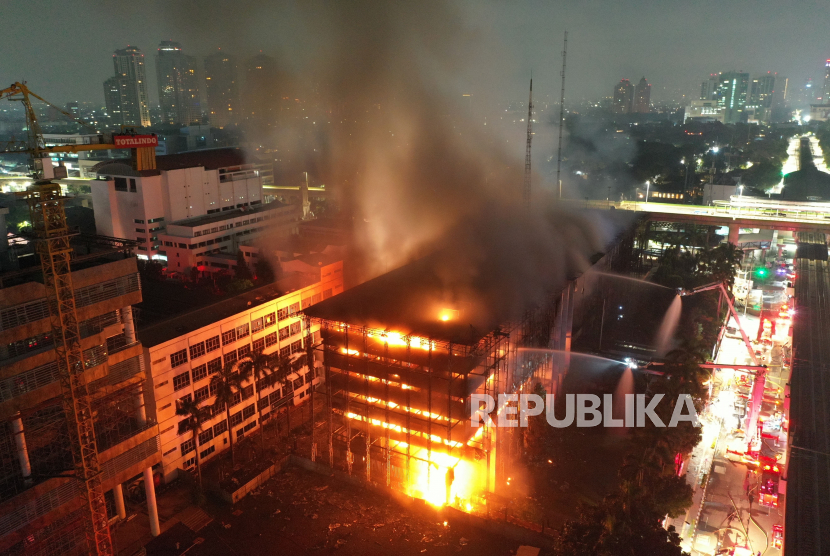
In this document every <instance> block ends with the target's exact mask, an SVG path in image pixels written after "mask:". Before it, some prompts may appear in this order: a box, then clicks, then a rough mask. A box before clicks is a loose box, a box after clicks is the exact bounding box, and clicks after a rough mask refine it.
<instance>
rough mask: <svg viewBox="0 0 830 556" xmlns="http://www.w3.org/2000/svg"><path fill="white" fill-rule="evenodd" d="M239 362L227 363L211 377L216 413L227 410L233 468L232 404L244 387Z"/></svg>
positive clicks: (232, 464) (234, 462) (226, 417)
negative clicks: (238, 368)
mask: <svg viewBox="0 0 830 556" xmlns="http://www.w3.org/2000/svg"><path fill="white" fill-rule="evenodd" d="M236 368H237V362H236V361H233V362H230V363H227V364H226V365H225V366H224V367H222V368H221V369H220V370H219V372H217V373H216V374H215V375H213V376H212V377H211V379H210V389H211V391H214V392H216V394H215V395H216V400H215V401H214V402H213V409H214V413H218V412H219V411H221V410H223V409H224V410H225V419H226V420H227V423H228V436H229V437H230V441H231V466H232V467H231V468H233V467H236V457H235V455H234V451H233V427H232V426H231V406H232V405H233V404H234V402H235V401H236V395H237V394H238V393H239V390H241V388H242V377H241V375H240V374H239V372H238V371H237V369H236Z"/></svg>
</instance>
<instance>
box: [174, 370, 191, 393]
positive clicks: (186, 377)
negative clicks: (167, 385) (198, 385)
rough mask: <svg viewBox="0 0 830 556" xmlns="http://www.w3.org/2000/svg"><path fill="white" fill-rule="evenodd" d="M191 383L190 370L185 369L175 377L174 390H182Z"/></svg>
mask: <svg viewBox="0 0 830 556" xmlns="http://www.w3.org/2000/svg"><path fill="white" fill-rule="evenodd" d="M189 385H190V371H185V372H183V373H182V374H180V375H176V376H174V377H173V390H174V391H175V390H181V389H182V388H184V387H185V386H189Z"/></svg>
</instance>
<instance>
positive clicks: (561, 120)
mask: <svg viewBox="0 0 830 556" xmlns="http://www.w3.org/2000/svg"><path fill="white" fill-rule="evenodd" d="M567 56H568V32H567V31H565V48H564V49H563V50H562V72H561V73H560V74H559V77H561V78H562V94H561V95H560V97H559V148H558V149H559V152H558V153H557V156H556V183H557V184H558V185H559V198H560V199H561V198H562V179H561V178H560V175H561V173H562V128H563V127H564V122H565V59H566V58H567Z"/></svg>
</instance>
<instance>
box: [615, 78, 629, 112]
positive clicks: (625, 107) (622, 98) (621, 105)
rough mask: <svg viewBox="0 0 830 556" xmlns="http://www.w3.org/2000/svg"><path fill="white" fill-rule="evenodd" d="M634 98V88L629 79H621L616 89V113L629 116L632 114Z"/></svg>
mask: <svg viewBox="0 0 830 556" xmlns="http://www.w3.org/2000/svg"><path fill="white" fill-rule="evenodd" d="M633 96H634V86H633V85H632V84H631V82H630V81H629V80H628V79H620V82H619V83H617V85H616V87H614V105H613V108H614V112H615V113H617V114H628V113H629V112H631V100H632V97H633Z"/></svg>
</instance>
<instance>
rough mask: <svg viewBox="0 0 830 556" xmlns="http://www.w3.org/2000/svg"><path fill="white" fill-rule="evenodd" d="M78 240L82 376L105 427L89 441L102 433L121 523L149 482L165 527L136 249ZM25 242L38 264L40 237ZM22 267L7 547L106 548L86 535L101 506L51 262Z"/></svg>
mask: <svg viewBox="0 0 830 556" xmlns="http://www.w3.org/2000/svg"><path fill="white" fill-rule="evenodd" d="M68 235H69V236H71V242H70V247H71V251H70V261H71V265H70V266H71V283H72V287H73V289H74V301H75V307H74V309H75V312H76V314H77V319H76V321H77V324H78V330H79V341H80V349H81V353H82V356H83V357H82V366H83V369H82V372H81V373H79V374H81V375H83V378H82V379H81V380H82V381H83V383H84V386H85V391H86V392H87V394H88V395H87V396H85V397H84V399H83V400H82V401H83V402H84V403H88V404H89V407H90V408H91V416H92V422H93V424H94V437H91V435H89V434H85V439H86V440H89V439H92V441H93V443H92V444H91V446H93V448H94V449H95V453H94V454H92V455H93V456H95V457H97V464H98V466H99V469H100V473H99V474H98V476H97V477H94V478H93V480H95V481H98V480H100V487H97V486H96V489H97V491H98V492H101V493H102V494H103V499H104V501H105V505H106V510H107V512H106V513H107V516H106V518H107V520H109V521H112V520H114V519H117V518H118V517H119V516H120V517H121V518H124V517H126V513H125V508H124V495H125V491H128V487H131V490H136V489H139V488H140V489H141V494H142V497H144V496H146V498H147V500H148V514H149V515H150V520H151V527H152V525H153V522H154V519H155V525H156V529H155V533H156V534H158V529H157V526H158V521H157V516H156V508H155V495H154V490H153V488H154V487H153V482H154V481H153V466H155V465H156V464H158V463H159V462H160V461H161V452H160V450H159V437H158V430H157V426H156V424H155V423H153V422H151V421H149V420H148V419H147V418H146V414H145V412H144V392H143V385H144V383H145V370H144V364H143V359H142V347H141V344H140V343H139V342H138V341H137V340H136V336H135V326H134V324H133V312H132V305H134V304H136V303H139V302H140V301H141V287H140V281H139V275H138V272H137V268H136V259H135V257H134V256H133V255H132V250H133V249H134V244H133V242H129V241H125V240H116V239H114V238H104V237H99V236H89V235H87V236H83V235H80V234H77V233H76V234H75V235H72V234H71V233H70V234H68ZM15 243H16V246H15V248H14V249H13V250H12V251H10V252H6V253H7V255H8V256H14V257H19V258H20V260H21V261H25V260H26V259H27V258H29V259H35V261H36V258H37V257H36V256H34V255H33V252H34V251H35V249H34V248H33V247H34V246H35V245H36V244H37V241H36V238H34V237H24V236H21V237H18V238H15ZM4 247H5V246H4ZM27 251H28V252H27ZM4 252H5V250H4ZM12 266H13V267H14V266H16V267H18V269H17V270H12V271H9V272H6V273H4V274H2V275H0V284H2V285H0V337H2V341H0V466H2V469H1V470H0V552H2V553H3V554H61V555H65V554H86V553H90V552H92V553H94V552H96V550H98V549H99V548H100V547H95V546H89V545H88V540H87V535H86V534H85V533H86V532H88V531H89V529H90V527H89V520H90V507H91V506H92V507H93V508H94V505H92V504H91V503H90V498H89V497H88V493H87V492H85V485H84V481H83V480H79V479H81V477H79V476H78V473H77V463H78V462H73V453H75V452H76V450H75V449H74V447H73V446H72V438H73V437H72V435H71V434H70V432H71V431H70V429H69V425H70V424H71V423H72V421H71V420H70V419H68V418H67V415H66V413H65V403H64V402H65V401H66V400H65V399H64V397H65V392H64V391H63V390H64V388H62V382H63V380H64V379H65V377H64V376H62V375H61V369H60V366H59V365H60V363H59V360H58V354H59V352H58V351H56V345H57V347H61V346H60V345H59V344H60V343H61V342H60V341H59V336H56V335H55V333H54V330H55V329H54V326H53V325H54V322H53V320H52V319H51V318H50V302H49V301H50V299H49V292H47V287H46V286H45V285H44V283H43V273H42V272H41V266H40V265H39V264H37V265H30V266H29V268H26V265H25V263H22V264H15V265H12ZM21 266H22V267H23V268H20V267H21ZM53 312H54V311H53ZM52 316H53V317H54V315H52ZM75 425H76V426H77V420H76V421H75ZM76 437H77V433H76ZM142 478H143V483H144V484H141V481H142ZM134 483H135V484H134ZM122 484H123V485H124V487H123V488H122ZM145 489H146V490H145ZM93 515H94V514H93ZM103 531H104V532H105V533H106V523H104V524H103ZM100 532H101V527H98V528H97V530H96V534H99V533H100Z"/></svg>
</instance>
